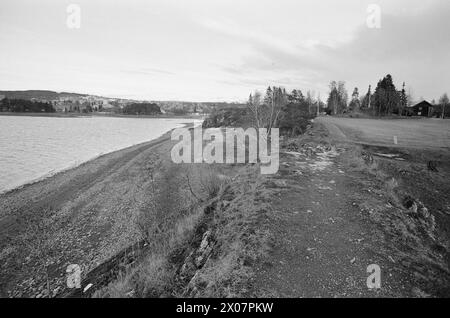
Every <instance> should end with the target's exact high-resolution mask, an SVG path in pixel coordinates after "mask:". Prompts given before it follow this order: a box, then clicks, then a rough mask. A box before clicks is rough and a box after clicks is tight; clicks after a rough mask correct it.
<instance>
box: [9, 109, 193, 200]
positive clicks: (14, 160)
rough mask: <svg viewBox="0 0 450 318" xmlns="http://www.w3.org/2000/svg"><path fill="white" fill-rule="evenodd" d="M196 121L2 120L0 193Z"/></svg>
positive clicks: (14, 117)
mask: <svg viewBox="0 0 450 318" xmlns="http://www.w3.org/2000/svg"><path fill="white" fill-rule="evenodd" d="M188 122H195V123H199V122H200V121H198V120H193V119H182V118H176V119H166V118H161V119H154V118H112V117H72V118H67V117H31V116H30V117H29V116H0V193H1V192H5V191H7V190H11V189H14V188H16V187H19V186H21V185H23V184H26V183H29V182H31V181H35V180H38V179H40V178H44V177H46V176H50V175H52V174H54V173H56V172H59V171H62V170H65V169H68V168H71V167H74V166H77V165H79V164H81V163H83V162H86V161H88V160H90V159H93V158H95V157H97V156H99V155H101V154H105V153H109V152H113V151H116V150H119V149H123V148H126V147H129V146H132V145H136V144H139V143H143V142H146V141H150V140H153V139H156V138H158V137H160V136H161V135H163V134H164V133H165V132H167V131H169V130H171V129H173V128H177V127H183V124H184V123H188Z"/></svg>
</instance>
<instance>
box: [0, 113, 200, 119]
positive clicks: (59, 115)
mask: <svg viewBox="0 0 450 318" xmlns="http://www.w3.org/2000/svg"><path fill="white" fill-rule="evenodd" d="M0 116H25V117H53V118H80V117H81V118H83V117H107V118H110V117H114V118H156V119H157V118H161V119H180V118H186V119H204V117H205V116H204V115H201V116H199V115H193V114H186V115H173V114H160V115H125V114H115V113H58V112H56V113H19V112H17V113H15V112H0Z"/></svg>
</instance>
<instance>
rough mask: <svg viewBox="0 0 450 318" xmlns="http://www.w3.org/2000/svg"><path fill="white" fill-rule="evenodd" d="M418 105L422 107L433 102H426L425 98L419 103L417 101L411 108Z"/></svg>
mask: <svg viewBox="0 0 450 318" xmlns="http://www.w3.org/2000/svg"><path fill="white" fill-rule="evenodd" d="M418 106H420V107H423V106H433V104H431V103H429V102H427V101H426V100H423V101H421V102H420V103H417V104H415V105H413V106H411V108H414V107H418Z"/></svg>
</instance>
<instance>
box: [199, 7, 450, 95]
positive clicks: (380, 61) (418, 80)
mask: <svg viewBox="0 0 450 318" xmlns="http://www.w3.org/2000/svg"><path fill="white" fill-rule="evenodd" d="M449 16H450V4H449V3H448V2H447V1H442V2H439V3H437V4H435V5H433V6H430V7H429V8H427V9H424V10H422V11H420V12H416V13H411V11H410V12H409V13H406V12H403V13H400V14H398V15H393V14H383V15H382V26H381V28H380V29H370V28H368V27H367V26H366V25H360V26H359V27H358V28H357V29H356V30H355V31H354V33H353V36H352V37H351V38H350V40H347V41H346V42H340V43H335V44H334V45H330V44H328V43H327V44H325V43H320V42H316V43H315V44H310V45H304V44H296V45H294V44H290V43H287V42H283V41H281V40H280V39H277V40H274V39H273V37H270V36H265V35H263V34H258V33H257V32H254V31H249V30H244V29H243V28H242V27H238V26H236V25H233V26H232V27H230V28H228V26H229V25H231V24H221V23H215V24H214V23H208V24H206V25H207V26H208V27H210V28H212V29H214V30H216V31H218V32H221V33H225V34H228V35H229V36H233V37H235V38H237V39H238V40H240V41H244V42H246V43H247V44H248V45H249V46H251V47H252V49H253V50H252V53H250V54H247V55H245V56H243V57H242V58H241V63H240V64H238V65H233V66H223V67H222V70H223V71H224V72H226V73H229V74H230V75H234V76H236V78H237V82H242V81H243V80H245V82H246V83H252V82H254V83H255V84H258V83H260V82H261V78H266V77H267V76H266V75H267V74H270V76H271V79H272V81H271V82H274V81H276V82H278V83H279V84H282V83H287V85H288V86H291V85H293V86H294V87H295V85H296V84H297V83H301V82H303V83H304V84H306V85H307V86H306V87H305V89H308V88H319V87H320V88H321V89H322V90H323V92H324V93H326V89H327V83H328V82H329V81H331V80H346V81H348V82H349V84H350V85H351V86H353V85H354V86H361V87H366V86H368V85H369V84H370V83H372V84H376V82H377V81H378V79H379V78H380V77H381V76H384V75H386V74H387V73H391V74H392V75H393V76H394V79H397V80H398V82H397V83H396V84H397V85H401V82H403V81H406V82H407V83H408V84H409V85H411V86H413V87H414V90H415V91H417V92H419V94H420V95H423V96H427V97H428V98H429V99H431V98H435V97H437V95H438V94H440V92H444V91H445V90H446V89H449V88H450V87H449V86H450V85H449V84H450V60H449V59H448V52H450V32H449V30H450V19H448V17H449ZM239 31H240V32H239ZM293 43H294V42H293ZM288 74H289V75H290V76H292V78H293V79H294V80H287V76H286V75H288ZM243 76H245V78H243ZM249 77H253V78H254V79H253V80H252V78H249ZM319 81H320V83H319ZM445 85H447V87H446V86H445Z"/></svg>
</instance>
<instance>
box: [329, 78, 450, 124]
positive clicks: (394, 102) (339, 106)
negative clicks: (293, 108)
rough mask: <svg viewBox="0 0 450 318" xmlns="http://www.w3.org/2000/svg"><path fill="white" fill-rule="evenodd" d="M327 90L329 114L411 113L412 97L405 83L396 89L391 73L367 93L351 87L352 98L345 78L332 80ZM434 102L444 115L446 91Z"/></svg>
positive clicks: (446, 104)
mask: <svg viewBox="0 0 450 318" xmlns="http://www.w3.org/2000/svg"><path fill="white" fill-rule="evenodd" d="M329 88H330V92H329V95H328V99H327V109H326V112H327V113H328V114H330V115H338V114H344V113H352V112H363V113H368V114H371V115H374V116H388V115H392V114H395V115H402V116H404V115H409V114H411V112H410V110H409V108H408V107H409V106H412V103H413V100H412V96H411V95H410V94H408V93H407V92H406V90H405V83H404V82H403V86H402V89H400V90H398V89H397V88H396V87H395V84H394V80H393V78H392V76H391V75H390V74H388V75H386V76H385V77H383V78H382V79H380V80H379V81H378V83H377V86H376V88H375V90H374V92H372V87H371V86H370V85H369V89H368V91H367V93H366V94H364V95H363V96H360V93H359V89H358V88H357V87H355V88H354V90H353V92H352V95H351V99H350V101H349V96H348V92H347V89H346V87H345V82H344V81H339V82H336V81H332V82H331V83H330V85H329ZM432 104H433V105H436V106H437V107H435V112H438V113H439V114H441V115H442V117H444V113H445V116H446V114H447V111H449V112H450V109H449V110H447V108H448V106H449V99H448V96H447V94H443V95H442V96H441V98H440V99H439V104H436V103H435V102H432Z"/></svg>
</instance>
